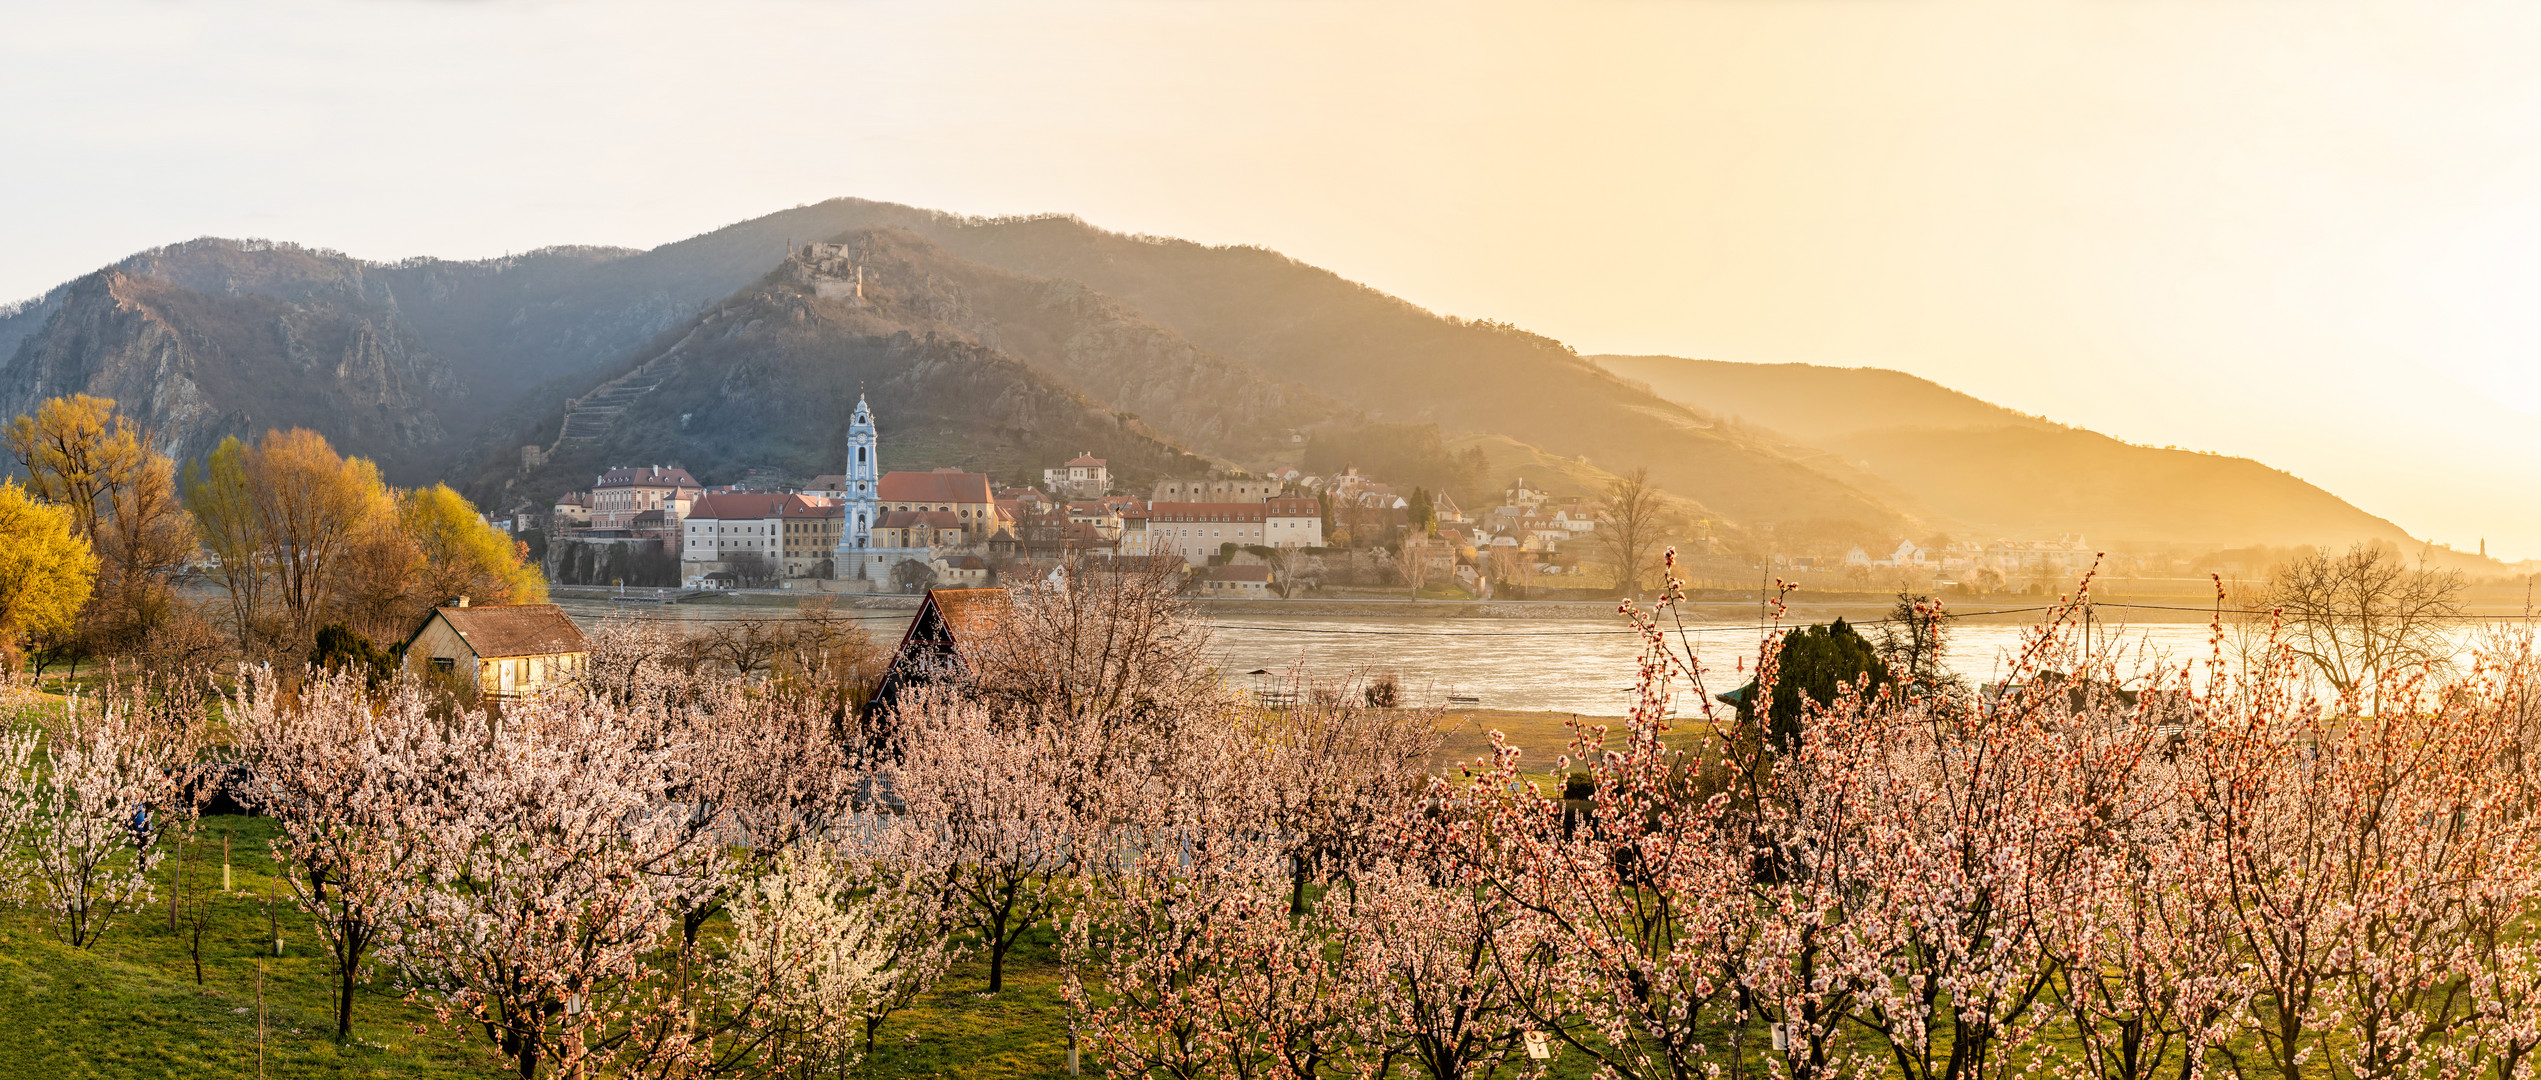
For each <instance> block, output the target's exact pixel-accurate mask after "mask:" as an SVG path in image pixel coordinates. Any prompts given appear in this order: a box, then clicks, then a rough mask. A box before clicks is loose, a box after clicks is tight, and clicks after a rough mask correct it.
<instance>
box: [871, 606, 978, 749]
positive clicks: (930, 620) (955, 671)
mask: <svg viewBox="0 0 2541 1080" xmlns="http://www.w3.org/2000/svg"><path fill="white" fill-rule="evenodd" d="M1011 602H1012V600H1011V598H1010V597H1009V596H1008V595H1007V593H1006V590H1004V589H993V588H992V589H928V590H927V591H926V599H925V600H924V601H923V602H921V603H919V604H918V611H917V614H915V615H912V616H910V617H909V628H908V629H907V630H906V631H904V632H902V633H901V635H900V647H899V648H898V649H897V650H894V651H893V652H892V654H891V664H890V666H888V667H886V668H884V669H883V670H882V681H881V682H879V683H877V684H875V686H874V690H873V696H872V697H870V698H867V699H866V700H865V710H864V715H865V718H866V721H867V722H868V723H869V724H870V723H871V721H872V719H873V717H874V716H875V715H876V714H877V713H880V712H883V711H885V710H888V709H891V708H893V707H895V706H897V705H898V704H899V700H900V695H902V694H905V693H907V692H909V691H910V690H913V689H916V688H918V687H921V686H926V685H928V684H931V683H939V682H945V681H948V680H952V679H957V678H960V677H961V676H963V675H964V674H966V673H968V672H969V670H970V668H969V665H968V664H967V663H966V662H965V661H964V659H963V657H962V653H963V651H964V650H965V649H968V648H970V647H972V646H974V645H976V644H978V643H979V642H980V641H981V640H983V639H985V638H986V637H987V636H988V635H990V634H993V633H996V632H997V628H998V626H1000V625H1001V624H1003V623H1004V622H1005V621H1006V613H1007V611H1008V610H1009V604H1010V603H1011Z"/></svg>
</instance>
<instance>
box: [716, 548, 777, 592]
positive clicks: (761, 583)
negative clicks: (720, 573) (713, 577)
mask: <svg viewBox="0 0 2541 1080" xmlns="http://www.w3.org/2000/svg"><path fill="white" fill-rule="evenodd" d="M723 562H724V565H725V566H728V567H731V568H732V581H733V584H735V585H737V586H740V587H741V588H744V589H773V588H775V587H776V580H777V567H776V563H775V562H774V561H772V560H770V559H769V558H768V557H767V556H765V555H761V554H759V553H758V552H755V551H743V552H736V553H734V554H731V555H726V556H724V560H723Z"/></svg>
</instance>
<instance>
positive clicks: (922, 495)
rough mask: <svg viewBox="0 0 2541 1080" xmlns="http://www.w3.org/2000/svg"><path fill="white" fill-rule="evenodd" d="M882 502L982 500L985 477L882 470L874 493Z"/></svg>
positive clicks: (986, 491) (985, 491) (986, 497)
mask: <svg viewBox="0 0 2541 1080" xmlns="http://www.w3.org/2000/svg"><path fill="white" fill-rule="evenodd" d="M875 497H876V498H877V499H879V500H880V501H882V502H931V503H985V502H994V501H995V499H994V498H993V497H992V496H991V495H990V494H989V487H988V477H986V476H985V475H982V474H980V473H970V472H891V473H884V474H882V483H881V484H880V485H879V488H878V494H877V495H876V496H875Z"/></svg>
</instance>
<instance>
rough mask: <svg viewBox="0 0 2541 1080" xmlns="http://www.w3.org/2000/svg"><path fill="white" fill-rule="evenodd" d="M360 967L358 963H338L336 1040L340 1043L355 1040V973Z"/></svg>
mask: <svg viewBox="0 0 2541 1080" xmlns="http://www.w3.org/2000/svg"><path fill="white" fill-rule="evenodd" d="M359 969H360V965H359V964H358V963H344V964H338V965H336V980H335V1041H337V1042H340V1043H342V1042H351V1041H353V973H354V972H355V971H357V970H359Z"/></svg>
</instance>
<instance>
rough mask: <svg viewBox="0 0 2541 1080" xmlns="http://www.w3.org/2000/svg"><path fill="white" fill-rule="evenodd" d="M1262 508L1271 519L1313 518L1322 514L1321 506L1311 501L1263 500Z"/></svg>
mask: <svg viewBox="0 0 2541 1080" xmlns="http://www.w3.org/2000/svg"><path fill="white" fill-rule="evenodd" d="M1262 508H1263V510H1264V511H1265V512H1267V513H1268V514H1270V516H1272V517H1315V516H1317V515H1320V514H1322V513H1323V504H1322V503H1319V502H1316V501H1314V500H1313V499H1265V500H1263V501H1262Z"/></svg>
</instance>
